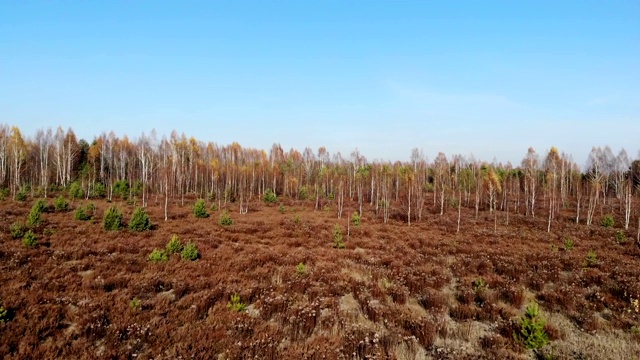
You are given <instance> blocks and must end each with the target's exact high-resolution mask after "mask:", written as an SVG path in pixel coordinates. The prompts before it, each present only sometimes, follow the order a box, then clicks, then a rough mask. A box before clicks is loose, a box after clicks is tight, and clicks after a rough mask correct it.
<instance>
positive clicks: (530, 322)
mask: <svg viewBox="0 0 640 360" xmlns="http://www.w3.org/2000/svg"><path fill="white" fill-rule="evenodd" d="M544 325H545V321H544V319H542V318H541V317H540V314H539V309H538V304H537V303H535V302H533V303H531V304H529V305H527V309H526V310H525V314H524V316H522V318H520V331H519V332H518V333H515V332H514V334H513V338H514V339H515V340H516V341H517V342H521V343H522V344H523V345H524V347H525V348H527V349H533V350H535V349H540V348H542V347H544V346H545V345H547V343H549V335H547V332H546V331H545V330H544Z"/></svg>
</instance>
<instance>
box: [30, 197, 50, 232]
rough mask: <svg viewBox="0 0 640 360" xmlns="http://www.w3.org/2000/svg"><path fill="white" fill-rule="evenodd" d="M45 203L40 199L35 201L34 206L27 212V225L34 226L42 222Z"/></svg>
mask: <svg viewBox="0 0 640 360" xmlns="http://www.w3.org/2000/svg"><path fill="white" fill-rule="evenodd" d="M46 208H47V203H45V202H44V200H42V199H40V200H38V201H36V203H35V204H33V206H32V207H31V211H29V215H27V225H29V226H35V225H38V224H40V223H41V222H42V212H44V210H46Z"/></svg>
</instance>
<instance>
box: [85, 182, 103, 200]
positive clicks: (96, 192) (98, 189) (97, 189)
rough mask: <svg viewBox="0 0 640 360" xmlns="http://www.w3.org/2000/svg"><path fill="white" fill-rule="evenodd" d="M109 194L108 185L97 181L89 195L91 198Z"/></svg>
mask: <svg viewBox="0 0 640 360" xmlns="http://www.w3.org/2000/svg"><path fill="white" fill-rule="evenodd" d="M106 195H107V187H106V186H104V184H103V183H99V182H97V183H95V184H93V187H91V193H89V196H90V197H91V198H94V199H95V198H103V197H105V196H106Z"/></svg>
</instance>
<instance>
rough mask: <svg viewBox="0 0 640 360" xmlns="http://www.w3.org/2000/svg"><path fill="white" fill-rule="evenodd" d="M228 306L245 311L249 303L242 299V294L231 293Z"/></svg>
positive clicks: (238, 310)
mask: <svg viewBox="0 0 640 360" xmlns="http://www.w3.org/2000/svg"><path fill="white" fill-rule="evenodd" d="M227 308H228V309H231V310H233V311H237V312H244V311H246V310H247V304H245V303H243V302H242V301H240V295H238V294H233V295H231V301H230V302H229V303H227Z"/></svg>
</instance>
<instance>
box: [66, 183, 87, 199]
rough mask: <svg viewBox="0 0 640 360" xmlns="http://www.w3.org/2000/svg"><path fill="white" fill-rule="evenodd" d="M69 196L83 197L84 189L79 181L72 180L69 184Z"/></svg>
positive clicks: (73, 197) (74, 197)
mask: <svg viewBox="0 0 640 360" xmlns="http://www.w3.org/2000/svg"><path fill="white" fill-rule="evenodd" d="M69 197H70V198H72V199H82V198H83V197H84V190H82V186H81V185H80V183H79V182H77V181H74V182H72V183H71V185H70V186H69Z"/></svg>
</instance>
